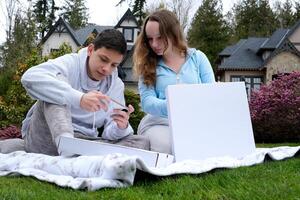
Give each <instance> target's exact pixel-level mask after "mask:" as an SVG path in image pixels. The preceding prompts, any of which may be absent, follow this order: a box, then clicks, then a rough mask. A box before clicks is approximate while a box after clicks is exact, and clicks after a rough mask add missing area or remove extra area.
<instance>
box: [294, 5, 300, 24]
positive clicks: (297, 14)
mask: <svg viewBox="0 0 300 200" xmlns="http://www.w3.org/2000/svg"><path fill="white" fill-rule="evenodd" d="M295 10H296V12H295V13H294V19H295V22H297V21H298V20H300V2H295Z"/></svg>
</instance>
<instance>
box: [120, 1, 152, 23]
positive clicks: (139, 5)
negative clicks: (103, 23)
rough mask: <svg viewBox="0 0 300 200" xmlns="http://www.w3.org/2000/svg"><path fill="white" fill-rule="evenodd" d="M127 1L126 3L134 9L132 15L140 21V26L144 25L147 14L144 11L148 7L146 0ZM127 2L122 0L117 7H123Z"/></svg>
mask: <svg viewBox="0 0 300 200" xmlns="http://www.w3.org/2000/svg"><path fill="white" fill-rule="evenodd" d="M132 1H133V0H127V1H126V2H127V3H128V5H129V6H130V7H131V8H132V13H133V15H134V16H135V17H136V18H137V19H138V20H137V21H138V23H139V25H141V24H142V23H143V20H144V18H145V17H146V12H145V11H144V9H145V5H146V0H134V2H132ZM124 2H125V0H120V1H119V2H118V3H117V5H116V6H119V5H121V4H122V3H124Z"/></svg>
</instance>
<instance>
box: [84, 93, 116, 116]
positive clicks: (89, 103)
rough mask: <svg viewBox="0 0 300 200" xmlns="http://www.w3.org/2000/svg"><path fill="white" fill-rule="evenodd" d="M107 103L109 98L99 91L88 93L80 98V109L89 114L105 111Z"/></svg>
mask: <svg viewBox="0 0 300 200" xmlns="http://www.w3.org/2000/svg"><path fill="white" fill-rule="evenodd" d="M109 102H110V98H109V96H106V95H104V94H102V93H101V92H99V91H90V92H88V93H85V94H84V95H83V96H82V97H81V100H80V107H81V108H82V109H84V110H86V111H89V112H95V111H98V110H101V109H103V110H105V111H107V109H108V106H107V105H108V103H109Z"/></svg>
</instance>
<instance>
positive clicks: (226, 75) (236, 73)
mask: <svg viewBox="0 0 300 200" xmlns="http://www.w3.org/2000/svg"><path fill="white" fill-rule="evenodd" d="M231 76H258V77H263V80H265V72H264V71H225V73H224V75H223V76H222V77H221V80H220V81H222V82H230V77H231Z"/></svg>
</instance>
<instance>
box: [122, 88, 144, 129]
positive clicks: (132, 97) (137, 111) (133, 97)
mask: <svg viewBox="0 0 300 200" xmlns="http://www.w3.org/2000/svg"><path fill="white" fill-rule="evenodd" d="M125 99H126V105H128V104H131V105H132V106H133V107H134V112H133V113H131V115H130V119H129V122H130V124H131V126H132V128H133V130H134V132H135V133H136V132H137V128H138V126H139V123H140V121H141V119H142V118H143V117H144V115H145V114H144V112H143V111H141V107H140V96H139V95H138V94H136V93H135V92H133V91H131V90H128V89H125Z"/></svg>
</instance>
